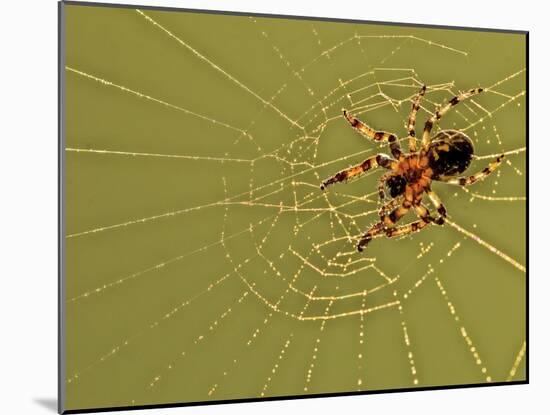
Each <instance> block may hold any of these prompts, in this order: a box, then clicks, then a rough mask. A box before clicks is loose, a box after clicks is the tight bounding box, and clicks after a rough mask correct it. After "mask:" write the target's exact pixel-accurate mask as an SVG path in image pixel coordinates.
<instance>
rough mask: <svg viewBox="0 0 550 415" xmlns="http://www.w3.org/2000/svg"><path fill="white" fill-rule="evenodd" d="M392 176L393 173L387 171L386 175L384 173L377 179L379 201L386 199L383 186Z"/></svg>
mask: <svg viewBox="0 0 550 415" xmlns="http://www.w3.org/2000/svg"><path fill="white" fill-rule="evenodd" d="M392 174H393V172H391V171H389V172H387V173H384V174H383V175H382V176H380V178H379V179H378V196H379V197H380V200H385V199H386V191H385V190H384V186H385V185H386V180H388V179H389V178H390V177H391V175H392Z"/></svg>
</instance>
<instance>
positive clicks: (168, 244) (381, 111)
mask: <svg viewBox="0 0 550 415" xmlns="http://www.w3.org/2000/svg"><path fill="white" fill-rule="evenodd" d="M83 9H86V10H87V13H92V12H91V11H90V10H91V8H89V7H86V8H83ZM94 9H95V8H94ZM68 11H70V14H68V16H69V19H68V20H67V24H68V30H67V33H68V38H67V39H68V53H67V66H66V79H67V117H66V118H67V138H66V142H67V147H66V158H67V176H66V180H67V182H66V183H67V218H66V220H67V235H66V246H67V275H66V288H67V298H66V320H67V323H66V324H67V334H68V337H67V339H68V340H67V380H66V388H67V399H68V401H67V402H68V405H69V407H70V408H86V407H98V406H121V405H134V404H135V405H140V404H151V403H166V402H185V401H204V400H219V399H236V398H249V397H260V396H266V397H267V396H282V395H301V394H307V393H313V394H317V393H328V392H348V391H361V390H378V389H388V388H389V389H392V388H405V387H415V386H442V385H449V384H471V383H486V382H500V381H512V380H521V379H524V377H525V373H524V371H525V369H524V359H523V358H524V355H525V350H526V343H525V272H526V269H525V266H524V265H523V264H524V263H525V255H526V253H525V248H524V247H525V233H526V231H525V229H526V228H525V222H524V218H525V217H526V210H525V206H526V197H525V171H526V157H525V150H526V147H525V143H526V139H525V112H524V111H525V75H526V74H525V68H524V67H523V63H524V61H525V60H524V59H519V60H518V59H517V57H514V59H508V60H507V61H506V63H507V65H504V64H497V68H496V69H495V70H475V69H474V68H480V67H481V68H483V66H482V65H483V63H484V62H485V63H486V62H487V56H486V55H487V54H488V49H487V48H488V47H489V45H490V42H503V41H505V40H506V39H508V40H510V42H511V39H512V37H511V36H512V35H504V34H491V33H475V32H472V33H470V32H460V36H462V37H463V40H460V41H459V40H457V39H458V38H457V37H453V36H452V34H453V33H455V36H456V32H453V31H448V30H432V29H413V28H404V27H400V28H399V27H392V26H377V25H353V24H341V23H329V22H318V21H297V20H289V21H284V20H279V19H268V18H259V17H237V16H216V15H197V14H188V13H167V12H160V11H152V10H131V9H113V8H109V9H95V10H94V11H93V13H96V14H95V15H94V18H95V19H96V21H100V22H101V23H102V24H103V25H104V27H105V28H106V32H107V33H115V34H116V37H117V39H116V47H113V49H114V50H115V52H116V53H117V54H120V55H121V56H122V57H116V56H115V57H113V56H110V55H109V50H108V49H109V47H108V46H107V45H106V43H105V39H103V38H100V36H99V35H97V34H94V35H90V33H92V32H90V33H88V37H86V34H87V32H86V30H90V31H91V30H92V29H91V27H92V26H89V27H88V26H87V25H86V24H80V26H78V27H77V26H76V23H74V25H75V26H72V23H71V22H72V21H71V18H72V19H74V20H75V22H76V21H77V18H78V16H79V13H83V11H82V10H79V8H78V7H77V6H69V7H68ZM97 19H100V20H97ZM88 20H89V21H90V22H93V21H94V19H93V18H92V19H89V18H88ZM89 25H91V23H89ZM122 25H126V26H124V28H122ZM214 27H215V28H216V30H217V32H214V31H213V28H214ZM237 27H238V28H237ZM286 30H288V31H289V32H290V33H292V35H287V34H286ZM109 31H110V32H109ZM237 32H238V33H243V34H244V36H246V37H245V38H246V39H247V41H246V42H245V43H239V42H237V41H236V40H232V34H234V33H237ZM71 34H72V35H73V37H74V40H71ZM224 35H226V36H227V37H224ZM296 36H299V44H298V42H297V41H296V39H297V38H296ZM506 36H508V37H507V38H505V39H504V40H503V37H506ZM77 39H78V41H79V42H81V44H79V49H80V50H89V48H88V47H89V46H91V45H92V46H93V45H95V49H94V50H95V51H96V53H97V58H94V59H93V60H91V59H90V58H87V57H86V56H85V55H84V54H82V53H80V52H77V51H76V49H75V47H74V45H73V44H71V41H72V42H74V44H76V41H77ZM84 39H86V42H89V44H87V43H84V44H82V42H84ZM107 39H109V40H110V41H112V37H111V38H109V37H108V36H107ZM220 39H226V41H225V42H221V40H220ZM136 44H139V47H138V49H137V50H138V52H137V53H136V52H135V49H132V48H135V47H136ZM87 46H88V47H87ZM511 49H512V48H511ZM131 50H134V51H133V52H131ZM512 50H513V49H512ZM111 52H112V51H111ZM510 53H511V54H512V53H513V52H510ZM522 53H524V52H522ZM166 56H169V57H170V59H169V61H168V58H166ZM239 56H240V58H239ZM243 56H244V57H248V58H250V62H246V61H243ZM505 58H506V56H503V58H502V59H505ZM165 59H167V60H165ZM144 62H147V63H148V65H149V66H148V67H147V69H141V67H140V65H141V64H142V63H143V64H144ZM518 62H519V63H518ZM151 67H153V68H154V69H155V71H156V72H155V76H154V77H152V76H151V72H148V71H150V70H151ZM182 74H183V75H182ZM109 75H110V76H109ZM157 77H158V78H157ZM152 78H155V79H154V80H152ZM424 83H425V84H427V85H428V91H427V94H426V96H425V98H424V100H423V102H422V107H421V110H420V112H419V114H418V117H417V131H418V132H420V131H421V128H422V126H423V121H424V120H425V119H426V118H427V117H428V116H430V115H431V114H432V113H433V112H434V111H435V109H436V107H437V105H438V104H440V103H441V102H444V100H447V99H449V98H450V97H452V96H454V95H456V94H457V93H458V92H459V91H461V90H465V89H469V88H471V87H475V86H478V85H479V86H483V87H484V88H486V92H484V94H482V95H480V96H478V97H477V96H476V97H475V98H474V99H470V100H468V101H467V102H464V103H461V104H460V105H459V106H457V107H455V108H453V110H452V111H451V112H450V113H449V114H447V115H446V116H445V117H444V118H443V119H442V120H441V122H440V126H437V127H436V128H435V131H434V134H435V133H437V131H438V128H455V129H459V130H461V131H464V132H465V133H466V134H468V135H469V136H470V137H471V138H472V139H473V140H474V142H475V145H476V159H475V160H474V163H473V166H472V167H470V170H469V171H478V170H481V169H482V168H483V167H484V166H485V165H486V164H487V163H488V162H490V161H491V159H494V158H495V157H496V156H497V155H499V154H501V153H505V154H506V155H507V158H506V161H505V163H503V165H501V167H500V168H499V169H498V170H497V171H496V172H495V173H494V174H493V175H491V176H490V177H488V178H487V179H486V180H484V181H483V182H480V183H477V184H475V185H473V186H471V187H469V188H461V187H456V186H450V185H445V184H437V183H436V184H434V190H436V191H437V192H438V194H439V195H440V197H441V198H442V200H443V202H444V204H445V205H446V207H447V209H448V211H449V220H448V222H447V223H446V224H445V226H442V227H439V226H429V227H428V228H427V229H425V230H423V231H422V232H419V233H417V234H413V235H411V236H406V237H404V238H400V239H387V238H377V239H375V240H373V241H372V242H371V244H370V245H369V246H368V248H367V249H366V250H365V252H363V253H361V254H359V253H357V251H356V249H355V245H356V243H357V240H358V238H359V237H360V236H361V235H362V234H363V233H364V232H365V231H366V230H367V229H368V228H369V227H370V226H371V225H372V224H373V223H375V222H376V221H377V220H378V210H379V209H380V202H379V200H378V196H377V190H376V184H377V179H378V178H379V176H380V175H381V174H382V172H381V171H380V170H375V171H372V172H369V173H368V174H366V175H364V176H363V177H362V178H361V179H359V180H356V181H353V182H351V183H347V184H345V185H343V184H341V185H335V186H332V187H331V188H329V189H328V191H325V192H321V191H320V189H319V184H320V182H321V181H322V180H323V179H324V178H326V177H327V176H329V175H331V174H333V173H335V172H336V171H339V170H341V169H343V168H345V167H347V166H349V165H352V164H356V163H359V162H361V161H362V160H364V159H365V158H367V157H368V156H370V155H373V154H376V153H378V152H386V153H387V152H388V149H387V148H386V147H384V146H378V145H376V144H375V143H372V142H370V141H368V140H366V139H364V138H363V137H361V136H359V135H358V134H356V133H355V132H354V131H352V129H351V128H349V125H347V123H346V121H345V120H344V119H343V117H342V115H341V110H342V108H346V109H348V110H349V111H350V112H351V113H353V114H354V115H356V116H358V117H359V118H361V119H362V120H364V121H365V122H367V123H368V124H369V125H372V126H373V127H375V128H379V129H384V130H387V131H391V132H395V133H397V134H398V135H399V136H400V137H403V136H404V135H406V134H405V127H404V123H405V121H406V118H407V115H408V112H409V110H410V106H411V100H412V98H413V97H414V96H415V94H416V93H417V92H418V90H419V88H420V86H421V85H422V84H424ZM94 100H95V101H94ZM98 102H99V103H101V105H99V106H98V104H97V103H98ZM71 103H73V104H71ZM76 104H78V105H76ZM102 106H104V108H101V107H102ZM73 108H78V109H73ZM127 108H130V109H129V110H125V109H127ZM84 114H86V115H84ZM406 145H407V142H406V140H402V146H403V147H405V148H406ZM100 219H102V220H100ZM413 219H414V217H413V215H407V216H406V217H405V218H403V219H402V221H401V222H400V223H402V224H405V223H407V222H410V221H411V220H413ZM130 374H131V375H130ZM113 385H114V386H113ZM113 391H116V393H114V392H113Z"/></svg>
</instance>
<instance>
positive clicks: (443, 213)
mask: <svg viewBox="0 0 550 415" xmlns="http://www.w3.org/2000/svg"><path fill="white" fill-rule="evenodd" d="M426 193H428V197H429V198H430V200H431V201H432V203H433V205H434V206H435V208H436V209H437V213H439V216H438V217H437V218H436V219H435V223H437V224H438V225H443V224H444V223H445V218H446V217H447V209H446V208H445V205H444V204H443V203H442V202H441V199H440V198H439V196H438V195H437V193H435V192H434V191H433V190H432V189H431V188H428V189H427V190H426Z"/></svg>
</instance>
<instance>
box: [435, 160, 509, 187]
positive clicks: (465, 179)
mask: <svg viewBox="0 0 550 415" xmlns="http://www.w3.org/2000/svg"><path fill="white" fill-rule="evenodd" d="M502 160H504V154H501V155H500V156H498V157H497V158H496V160H495V161H493V162H492V163H489V165H488V166H487V167H485V168H484V169H483V170H481V171H480V172H478V173H476V174H473V175H471V176H460V177H454V176H441V177H439V178H438V179H437V180H439V181H442V182H445V183H449V184H458V185H459V186H469V185H471V184H474V183H475V182H477V181H478V180H483V179H484V178H486V177H487V176H488V175H490V174H491V173H492V172H494V171H495V170H496V169H497V168H498V166H500V163H502Z"/></svg>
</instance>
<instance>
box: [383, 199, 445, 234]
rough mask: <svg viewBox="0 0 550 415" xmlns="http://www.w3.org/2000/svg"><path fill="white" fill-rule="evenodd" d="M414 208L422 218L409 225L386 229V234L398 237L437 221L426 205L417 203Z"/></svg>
mask: <svg viewBox="0 0 550 415" xmlns="http://www.w3.org/2000/svg"><path fill="white" fill-rule="evenodd" d="M414 209H415V211H416V214H417V215H418V216H419V217H420V220H417V221H414V222H412V223H409V224H407V225H403V226H397V227H395V228H388V229H386V236H387V237H388V238H396V237H398V236H405V235H408V234H409V233H413V232H418V231H420V230H422V229H423V228H425V227H426V226H427V225H429V224H430V223H432V222H434V221H435V219H434V218H433V217H432V216H430V213H429V211H428V209H427V208H426V207H425V206H424V205H422V204H418V205H415V206H414Z"/></svg>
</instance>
